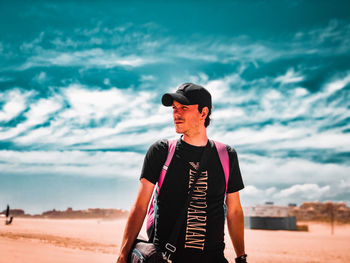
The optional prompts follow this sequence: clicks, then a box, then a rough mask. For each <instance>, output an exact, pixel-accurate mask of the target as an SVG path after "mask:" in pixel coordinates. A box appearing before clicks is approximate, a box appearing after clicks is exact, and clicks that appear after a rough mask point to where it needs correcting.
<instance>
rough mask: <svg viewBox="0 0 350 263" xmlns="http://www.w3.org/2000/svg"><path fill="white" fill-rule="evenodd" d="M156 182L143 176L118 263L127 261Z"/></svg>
mask: <svg viewBox="0 0 350 263" xmlns="http://www.w3.org/2000/svg"><path fill="white" fill-rule="evenodd" d="M153 189H154V184H152V183H151V182H149V181H148V180H146V179H145V178H142V179H141V181H140V187H139V190H138V193H137V197H136V201H135V203H134V205H133V207H132V208H131V211H130V214H129V217H128V221H127V223H126V226H125V230H124V235H123V241H122V245H121V248H120V255H119V257H118V261H117V263H126V262H127V259H128V254H129V251H130V249H131V247H132V245H133V243H134V241H135V239H136V237H137V235H138V234H139V232H140V229H141V227H142V224H143V221H144V219H145V216H146V213H147V207H148V203H149V201H150V199H151V196H152V193H153Z"/></svg>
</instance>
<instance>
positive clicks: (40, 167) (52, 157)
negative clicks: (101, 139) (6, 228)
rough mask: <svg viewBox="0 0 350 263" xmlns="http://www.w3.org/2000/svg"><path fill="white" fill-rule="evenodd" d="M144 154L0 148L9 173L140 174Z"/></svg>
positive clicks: (5, 171)
mask: <svg viewBox="0 0 350 263" xmlns="http://www.w3.org/2000/svg"><path fill="white" fill-rule="evenodd" d="M143 157H144V156H143V155H142V154H138V153H133V152H82V151H28V152H25V151H22V152H16V151H0V159H1V160H2V162H1V163H0V170H1V171H2V172H3V173H9V174H13V173H22V174H28V173H34V174H47V175H50V174H61V175H79V176H95V177H118V176H125V177H133V178H137V177H138V176H139V175H140V172H141V167H142V161H143Z"/></svg>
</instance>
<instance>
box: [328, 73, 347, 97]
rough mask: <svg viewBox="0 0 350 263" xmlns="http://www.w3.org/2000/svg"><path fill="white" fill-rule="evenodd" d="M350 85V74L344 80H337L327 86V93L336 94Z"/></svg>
mask: <svg viewBox="0 0 350 263" xmlns="http://www.w3.org/2000/svg"><path fill="white" fill-rule="evenodd" d="M349 83H350V74H349V75H347V76H346V77H344V78H342V79H337V80H335V81H333V82H331V83H328V84H327V86H326V91H327V92H328V93H334V92H336V91H338V90H340V89H342V88H344V87H345V86H346V85H348V84H349Z"/></svg>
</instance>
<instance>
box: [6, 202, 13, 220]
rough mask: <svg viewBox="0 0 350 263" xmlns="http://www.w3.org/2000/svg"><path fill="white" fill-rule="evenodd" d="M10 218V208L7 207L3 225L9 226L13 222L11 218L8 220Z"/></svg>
mask: <svg viewBox="0 0 350 263" xmlns="http://www.w3.org/2000/svg"><path fill="white" fill-rule="evenodd" d="M9 216H10V206H9V205H7V208H6V221H5V224H6V225H10V224H11V223H12V221H13V216H11V217H10V219H8V218H9Z"/></svg>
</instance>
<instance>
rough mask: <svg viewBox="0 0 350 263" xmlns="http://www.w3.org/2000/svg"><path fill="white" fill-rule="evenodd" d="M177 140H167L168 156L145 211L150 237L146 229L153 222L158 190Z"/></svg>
mask: <svg viewBox="0 0 350 263" xmlns="http://www.w3.org/2000/svg"><path fill="white" fill-rule="evenodd" d="M176 143H177V140H170V141H168V156H167V158H166V161H165V163H164V165H163V168H162V171H161V172H160V175H159V179H158V187H157V188H156V190H155V192H154V193H153V195H152V199H151V202H150V205H149V208H148V211H147V221H146V229H147V235H148V236H149V237H150V236H151V234H149V233H148V231H149V230H150V229H151V226H152V225H153V224H154V217H155V209H156V208H155V205H156V204H155V202H156V199H157V197H155V196H158V194H159V190H160V188H161V187H162V184H163V181H164V178H165V175H166V172H167V170H168V167H169V164H170V162H171V159H172V158H173V156H174V152H175V148H176Z"/></svg>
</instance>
